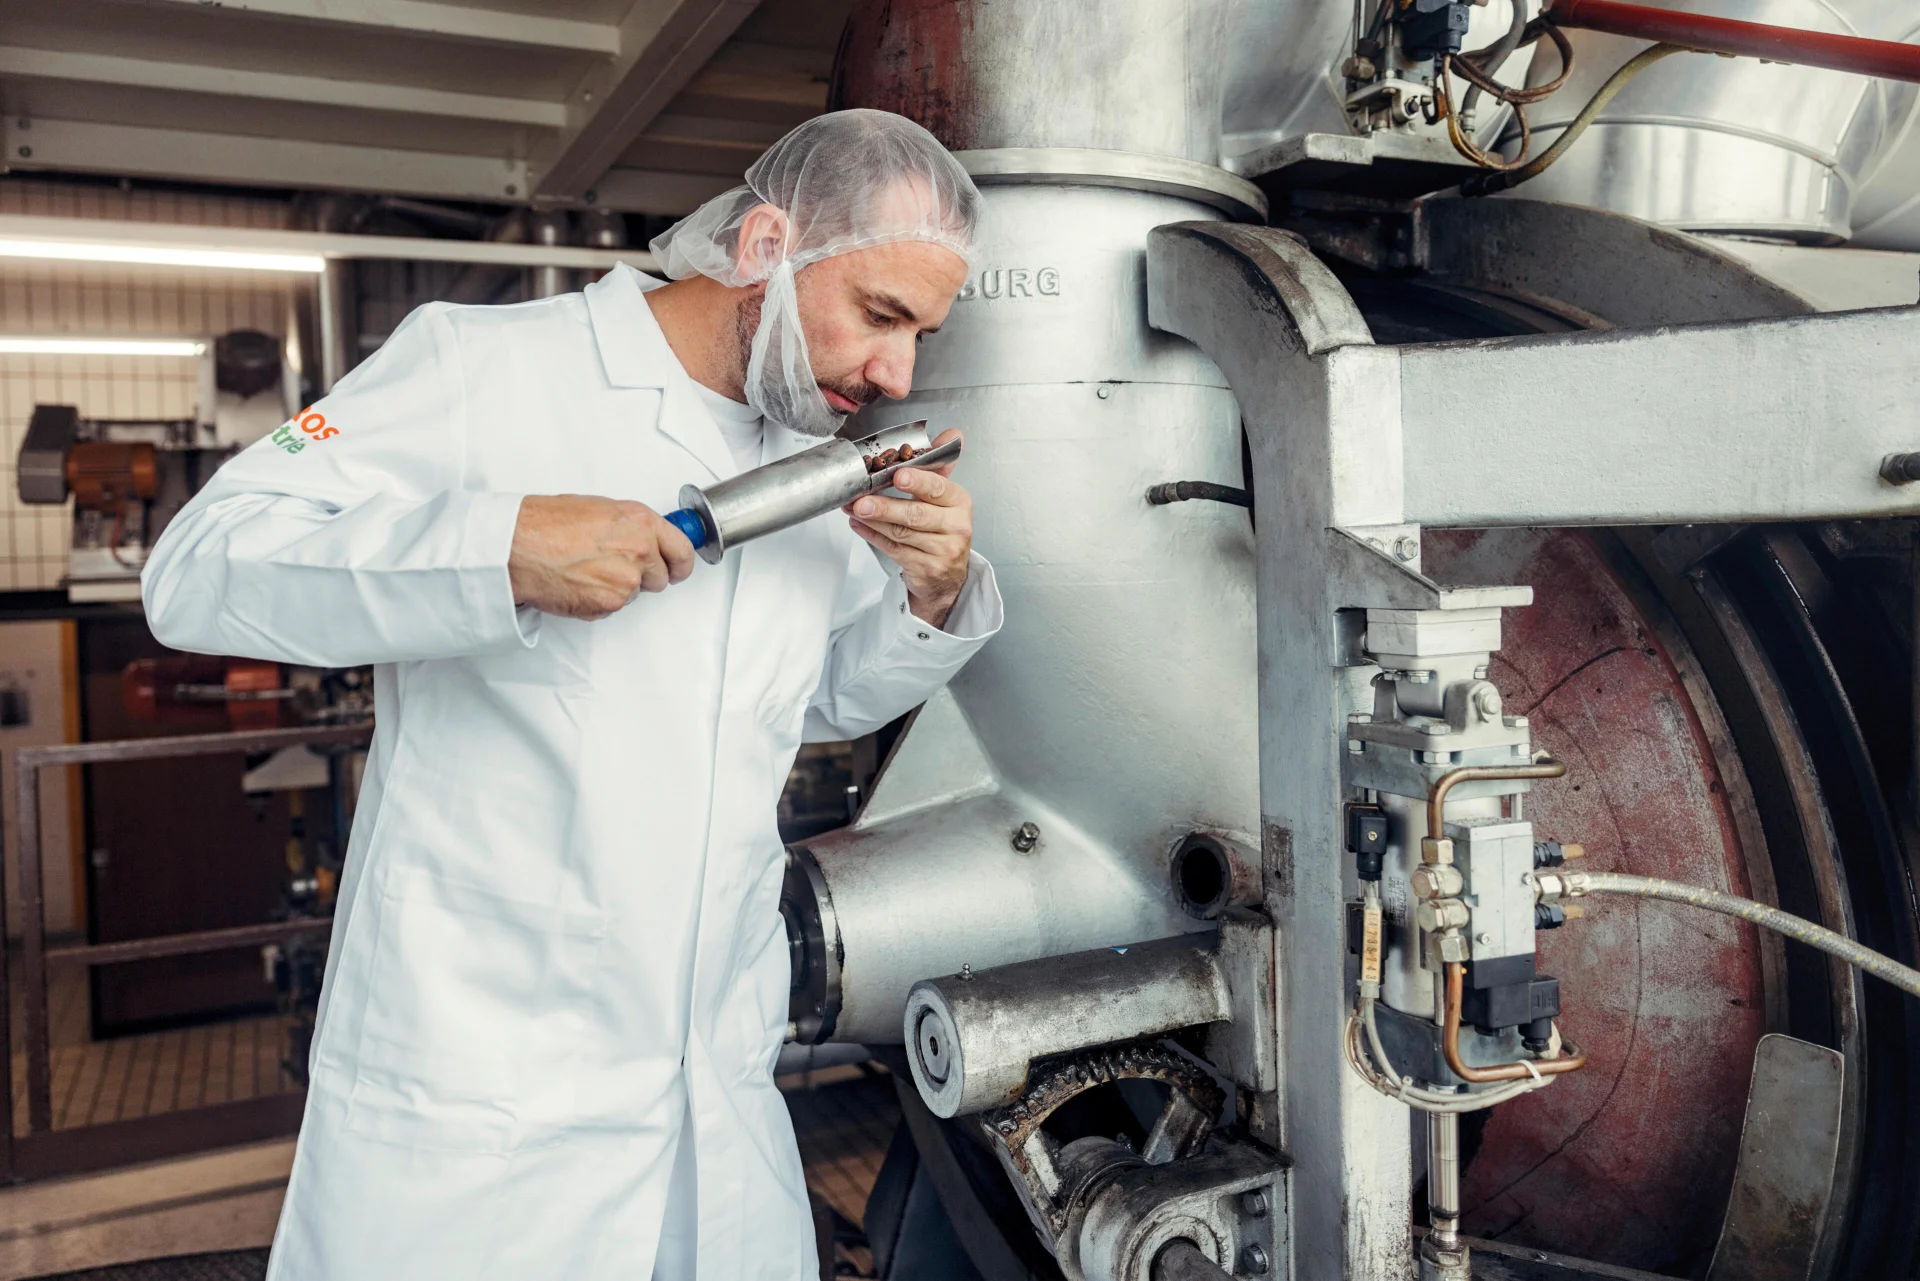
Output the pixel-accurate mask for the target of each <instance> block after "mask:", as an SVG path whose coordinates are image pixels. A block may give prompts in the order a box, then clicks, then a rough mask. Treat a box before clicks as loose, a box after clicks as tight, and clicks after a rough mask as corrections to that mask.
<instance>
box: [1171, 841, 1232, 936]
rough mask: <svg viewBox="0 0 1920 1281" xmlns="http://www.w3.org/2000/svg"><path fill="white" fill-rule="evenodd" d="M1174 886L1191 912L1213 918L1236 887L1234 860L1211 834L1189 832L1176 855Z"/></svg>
mask: <svg viewBox="0 0 1920 1281" xmlns="http://www.w3.org/2000/svg"><path fill="white" fill-rule="evenodd" d="M1173 887H1174V890H1175V892H1176V893H1177V894H1178V895H1179V897H1180V907H1181V908H1182V910H1184V911H1185V912H1186V914H1187V915H1188V916H1192V917H1197V918H1198V919H1200V920H1203V921H1210V920H1212V919H1213V918H1214V917H1216V916H1218V915H1220V909H1221V908H1223V907H1225V906H1226V905H1227V898H1228V896H1229V895H1230V894H1231V893H1232V891H1233V864H1232V862H1231V861H1229V859H1228V857H1227V851H1226V849H1225V847H1223V846H1222V845H1221V844H1220V842H1218V841H1216V840H1214V839H1213V838H1212V837H1211V836H1199V835H1195V836H1189V837H1188V838H1187V839H1186V840H1184V841H1182V842H1180V848H1179V849H1177V850H1175V851H1174V855H1173Z"/></svg>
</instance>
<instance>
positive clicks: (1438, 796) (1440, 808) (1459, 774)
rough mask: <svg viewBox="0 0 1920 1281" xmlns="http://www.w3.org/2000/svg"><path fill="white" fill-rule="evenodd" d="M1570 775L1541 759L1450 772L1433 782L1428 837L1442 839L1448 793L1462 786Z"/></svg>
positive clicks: (1556, 763)
mask: <svg viewBox="0 0 1920 1281" xmlns="http://www.w3.org/2000/svg"><path fill="white" fill-rule="evenodd" d="M1566 772H1567V767H1566V765H1564V764H1563V763H1561V762H1560V761H1555V760H1539V761H1535V762H1533V764H1531V765H1465V766H1462V767H1461V768H1459V769H1454V770H1448V771H1447V772H1446V773H1444V774H1442V775H1441V776H1440V777H1439V778H1437V779H1435V780H1434V781H1433V787H1432V788H1431V789H1430V790H1429V791H1428V792H1427V836H1428V837H1429V838H1431V839H1433V840H1438V839H1439V838H1440V829H1441V828H1442V827H1444V826H1445V825H1446V807H1447V793H1448V792H1451V791H1452V790H1453V789H1454V788H1455V787H1457V786H1458V785H1459V784H1461V783H1478V782H1483V781H1487V780H1494V781H1498V780H1502V779H1516V778H1563V777H1565V775H1566Z"/></svg>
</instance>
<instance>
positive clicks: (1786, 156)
mask: <svg viewBox="0 0 1920 1281" xmlns="http://www.w3.org/2000/svg"><path fill="white" fill-rule="evenodd" d="M1656 2H1657V4H1658V7H1661V8H1667V9H1674V10H1679V11H1684V12H1690V13H1704V14H1712V15H1715V16H1718V17H1726V18H1738V19H1741V20H1743V21H1748V22H1761V23H1771V24H1773V25H1776V26H1783V27H1798V28H1803V29H1806V30H1812V31H1828V32H1835V33H1839V34H1843V35H1854V36H1866V37H1869V38H1873V39H1880V40H1907V39H1911V38H1912V37H1913V36H1914V34H1915V22H1914V14H1913V6H1912V3H1911V0H1656ZM1570 36H1571V38H1572V41H1573V47H1574V51H1575V54H1576V61H1575V70H1574V74H1573V77H1572V79H1571V80H1570V81H1569V82H1568V83H1567V85H1566V87H1565V88H1563V89H1562V90H1561V91H1560V92H1559V93H1557V94H1555V95H1554V96H1553V97H1552V98H1551V99H1550V100H1548V102H1546V103H1545V104H1543V105H1542V106H1541V107H1540V108H1538V109H1537V110H1536V111H1535V113H1534V116H1535V119H1534V146H1535V152H1536V154H1537V153H1538V152H1539V151H1540V150H1543V149H1545V148H1546V147H1549V146H1552V145H1553V142H1554V140H1555V139H1556V138H1557V137H1558V136H1559V134H1560V132H1561V130H1562V129H1564V128H1565V127H1566V125H1567V123H1568V122H1569V121H1570V120H1571V119H1572V117H1573V116H1574V114H1575V113H1576V112H1578V111H1579V109H1580V108H1581V106H1583V105H1584V104H1585V103H1586V101H1587V100H1588V99H1589V98H1590V97H1592V95H1593V93H1594V92H1595V91H1596V90H1597V89H1599V87H1600V86H1601V84H1602V83H1604V82H1605V81H1606V79H1607V77H1609V76H1611V75H1612V74H1613V72H1614V71H1615V70H1617V69H1618V68H1619V67H1620V66H1621V65H1622V64H1624V63H1625V62H1626V61H1627V60H1628V59H1629V58H1631V57H1632V56H1633V55H1634V54H1636V53H1638V52H1639V51H1640V50H1641V49H1643V48H1645V47H1646V44H1645V42H1644V41H1637V40H1629V39H1624V38H1621V37H1617V36H1607V35H1600V34H1597V33H1593V32H1586V31H1575V32H1571V33H1570ZM1559 70H1560V67H1559V59H1558V58H1556V57H1554V56H1553V55H1552V54H1550V53H1549V54H1544V55H1542V56H1541V57H1540V58H1539V59H1538V60H1537V61H1536V63H1535V65H1534V69H1533V72H1532V74H1531V75H1530V76H1529V80H1530V81H1531V82H1533V83H1541V82H1544V81H1545V80H1548V79H1551V78H1552V77H1553V76H1555V75H1557V74H1558V73H1559ZM1915 101H1916V90H1915V88H1914V87H1913V86H1911V85H1904V84H1896V83H1894V82H1891V81H1883V80H1874V79H1869V78H1867V77H1863V76H1855V75H1848V74H1846V73H1844V72H1838V71H1820V70H1815V69H1812V68H1807V67H1790V66H1780V65H1774V64H1767V63H1761V62H1757V61H1754V60H1752V59H1746V58H1741V59H1731V60H1729V59H1723V58H1713V57H1707V56H1705V55H1688V56H1683V57H1677V58H1669V59H1667V60H1666V61H1665V62H1662V63H1660V64H1658V65H1656V66H1653V67H1650V68H1649V69H1647V70H1646V71H1645V72H1643V73H1641V75H1640V76H1639V77H1638V78H1637V79H1635V80H1634V81H1633V82H1632V83H1631V84H1629V85H1628V86H1627V87H1626V88H1625V89H1624V90H1623V91H1622V92H1621V94H1620V96H1619V97H1618V98H1616V99H1615V100H1614V101H1613V103H1612V104H1611V105H1610V106H1608V107H1607V109H1606V110H1605V111H1603V112H1601V113H1600V116H1599V118H1598V119H1596V120H1595V122H1594V124H1593V127H1592V128H1591V129H1589V130H1588V131H1587V134H1586V136H1585V137H1583V138H1582V139H1581V140H1580V141H1579V143H1578V144H1577V145H1575V146H1574V147H1573V148H1572V149H1571V150H1569V151H1568V152H1567V154H1566V155H1565V156H1564V157H1563V158H1562V159H1561V160H1560V161H1559V163H1557V164H1556V165H1554V167H1553V168H1552V169H1549V170H1548V171H1547V172H1546V173H1545V174H1543V175H1541V176H1540V177H1538V178H1535V179H1533V180H1532V181H1531V182H1529V183H1527V184H1526V186H1525V188H1524V195H1525V197H1526V198H1527V199H1530V200H1554V201H1560V202H1563V203H1568V204H1580V205H1590V206H1594V207H1597V208H1602V209H1610V210H1613V211H1615V212H1618V213H1624V214H1630V215H1632V216H1634V217H1636V218H1644V219H1647V220H1649V221H1652V222H1659V223H1664V224H1666V225H1668V226H1671V227H1679V228H1682V229H1684V230H1688V231H1702V232H1729V233H1734V234H1740V235H1756V236H1765V237H1769V238H1777V239H1785V240H1795V241H1801V242H1805V243H1811V244H1831V243H1836V242H1839V241H1843V240H1846V239H1847V238H1848V237H1849V236H1850V235H1851V234H1852V232H1853V228H1854V205H1855V193H1856V191H1857V190H1858V188H1859V185H1860V181H1861V179H1862V177H1863V176H1864V175H1866V174H1868V173H1869V172H1870V171H1871V170H1872V169H1873V168H1874V167H1875V165H1876V163H1877V162H1878V161H1879V160H1880V158H1881V157H1882V156H1883V155H1884V154H1885V153H1886V150H1887V148H1888V145H1889V144H1890V143H1892V142H1893V141H1894V140H1895V139H1896V138H1897V136H1898V135H1899V134H1900V133H1901V131H1902V129H1903V128H1904V126H1905V125H1906V122H1907V121H1908V120H1909V118H1910V117H1911V116H1912V115H1913V113H1914V111H1915ZM1508 141H1509V144H1511V143H1512V141H1513V140H1512V139H1511V138H1509V140H1508Z"/></svg>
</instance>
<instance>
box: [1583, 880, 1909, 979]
mask: <svg viewBox="0 0 1920 1281" xmlns="http://www.w3.org/2000/svg"><path fill="white" fill-rule="evenodd" d="M1566 879H1567V881H1568V883H1569V885H1570V886H1579V885H1584V888H1585V891H1586V892H1587V893H1590V894H1632V895H1635V896H1637V897H1640V898H1657V899H1661V900H1664V901H1665V902H1668V903H1684V904H1686V905H1687V906H1688V907H1698V908H1702V909H1704V910H1706V911H1709V912H1718V913H1720V914H1721V915H1723V916H1735V917H1739V918H1740V919H1741V920H1743V921H1750V922H1752V923H1753V924H1754V925H1758V926H1760V927H1761V928H1762V929H1768V930H1772V931H1774V932H1775V933H1776V934H1782V935H1785V936H1786V937H1787V938H1790V939H1793V940H1795V941H1796V942H1800V943H1805V944H1806V945H1807V946H1808V947H1814V948H1818V949H1819V950H1821V951H1822V952H1825V953H1826V954H1827V955H1829V956H1837V957H1839V958H1840V959H1841V960H1843V961H1845V962H1846V963H1847V964H1849V965H1851V966H1853V967H1854V968H1855V969H1858V970H1864V971H1865V972H1866V973H1868V974H1871V975H1873V976H1874V977H1875V978H1877V979H1881V980H1883V981H1884V982H1887V983H1891V984H1892V985H1893V986H1895V987H1897V988H1899V989H1900V990H1901V991H1903V992H1906V993H1908V994H1910V995H1912V996H1920V970H1913V969H1909V968H1907V967H1906V966H1904V965H1902V964H1900V962H1898V961H1896V960H1894V959H1893V958H1891V957H1887V956H1882V955H1881V954H1880V953H1878V952H1876V951H1874V950H1873V949H1871V948H1867V947H1862V946H1861V945H1860V944H1858V943H1856V942H1854V941H1853V940H1852V939H1850V938H1848V937H1847V936H1846V935H1844V934H1836V933H1834V932H1833V931H1832V930H1830V929H1827V928H1826V927H1825V926H1822V925H1815V924H1814V923H1813V922H1812V921H1807V920H1802V919H1801V918H1800V917H1797V916H1794V915H1793V914H1792V913H1790V912H1782V911H1781V910H1780V909H1779V908H1777V907H1768V906H1766V905H1765V904H1764V903H1755V902H1754V901H1753V900H1751V899H1744V898H1736V897H1735V896H1734V895H1732V894H1722V893H1720V892H1719V891H1717V890H1709V889H1705V888H1703V887H1701V886H1698V885H1686V884H1683V883H1681V882H1679V881H1667V880H1661V879H1660V878H1658V877H1653V876H1628V875H1626V874H1624V873H1621V872H1579V873H1573V874H1571V875H1569V876H1568V877H1567V878H1566ZM1576 897H1577V894H1576Z"/></svg>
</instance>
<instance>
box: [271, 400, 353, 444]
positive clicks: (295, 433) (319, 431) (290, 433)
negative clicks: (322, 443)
mask: <svg viewBox="0 0 1920 1281" xmlns="http://www.w3.org/2000/svg"><path fill="white" fill-rule="evenodd" d="M296 428H297V429H298V430H296ZM339 434H340V429H339V428H338V427H329V426H327V419H326V415H324V414H316V413H314V412H313V410H312V409H303V410H301V411H300V412H299V413H297V414H295V415H294V416H293V418H292V419H291V420H290V421H288V422H285V423H282V424H281V425H280V430H279V431H276V432H274V433H273V437H272V439H273V443H274V444H276V445H278V446H279V447H280V448H282V449H284V450H286V451H287V452H288V453H289V454H297V453H299V452H300V451H301V450H303V449H305V448H306V447H307V446H308V445H310V444H312V443H313V442H314V441H316V440H326V439H327V438H328V437H331V436H338V435H339Z"/></svg>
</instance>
